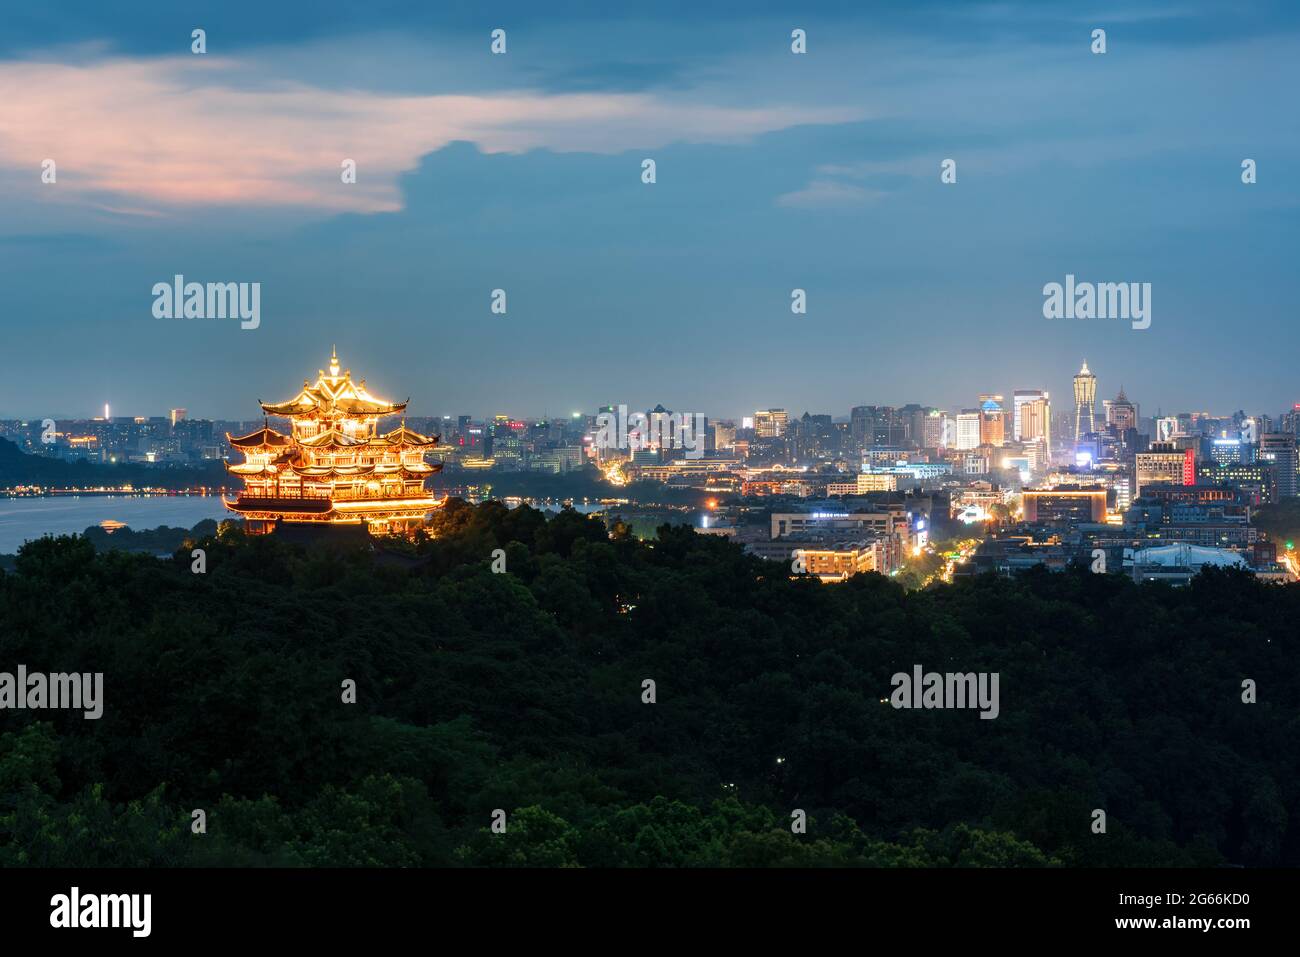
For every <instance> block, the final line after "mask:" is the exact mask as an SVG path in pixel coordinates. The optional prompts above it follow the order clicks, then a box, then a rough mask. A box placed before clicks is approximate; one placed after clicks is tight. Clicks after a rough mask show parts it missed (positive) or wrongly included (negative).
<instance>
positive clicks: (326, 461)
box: [225, 352, 442, 534]
mask: <svg viewBox="0 0 1300 957" xmlns="http://www.w3.org/2000/svg"><path fill="white" fill-rule="evenodd" d="M259 401H260V400H259ZM260 404H261V406H262V411H263V412H265V413H266V415H267V416H283V417H285V418H287V419H289V422H290V424H291V429H290V433H289V434H288V435H285V434H283V433H281V432H277V431H276V430H275V429H272V428H271V427H270V425H269V420H268V421H266V422H264V424H263V426H262V428H260V429H258V430H256V431H255V432H251V433H249V434H248V435H241V436H239V437H232V436H231V435H230V434H229V433H227V434H226V438H227V440H229V442H230V444H231V445H232V446H233V447H234V448H235V449H237V450H239V451H240V452H242V453H243V454H244V461H243V462H241V463H239V464H237V465H231V464H227V466H226V469H227V470H228V471H229V472H231V473H232V474H234V475H238V476H239V477H240V478H241V479H243V481H244V490H243V491H242V492H241V493H240V494H239V496H238V497H237V498H236V499H235V500H234V501H233V502H232V501H226V503H225V504H226V507H227V508H228V509H230V510H231V511H234V512H238V513H239V514H240V515H242V516H243V517H244V519H245V523H246V528H247V530H248V531H250V532H254V533H260V532H270V531H272V530H273V529H274V528H275V527H276V526H277V525H278V524H279V523H281V522H293V523H304V524H308V523H309V524H314V525H318V526H320V525H352V526H360V525H364V526H366V527H368V529H369V530H370V531H371V532H375V533H381V534H382V533H391V532H402V531H406V530H409V529H410V528H412V527H413V526H417V525H421V524H423V522H424V518H425V516H426V515H427V514H428V513H429V512H430V511H432V510H433V509H435V508H436V507H437V506H438V505H439V504H440V502H439V501H438V500H437V499H436V498H435V496H434V495H433V494H432V493H431V492H427V491H425V488H424V483H425V480H426V479H428V478H429V476H430V475H432V474H433V473H435V472H437V471H439V470H441V468H442V465H441V464H433V465H431V464H429V463H428V462H426V461H425V460H424V457H425V455H427V454H428V453H429V452H430V451H432V450H433V448H434V446H436V445H437V444H438V437H437V436H433V437H432V438H430V437H427V436H423V435H420V434H419V433H417V432H412V431H411V430H410V429H408V428H407V427H406V420H405V419H403V420H402V424H401V425H400V426H399V427H398V428H396V429H394V430H393V431H391V432H387V433H384V434H382V435H381V434H380V432H379V420H380V419H381V418H383V417H384V416H389V415H396V414H398V413H400V412H404V411H405V410H406V403H405V402H385V401H384V400H383V399H377V398H375V397H374V396H373V395H371V394H370V393H369V392H367V391H366V383H365V380H364V379H362V380H360V381H357V382H354V381H353V380H352V372H351V370H344V371H343V372H342V373H340V372H339V360H338V354H337V352H335V353H333V354H332V355H331V356H330V364H329V373H328V374H326V372H325V370H324V369H322V370H320V377H319V378H318V379H317V380H316V384H315V385H311V384H309V383H308V382H307V381H306V380H304V381H303V384H302V391H301V392H299V393H298V394H297V395H296V396H294V397H293V398H292V399H290V400H289V401H288V402H276V403H269V402H261V403H260Z"/></svg>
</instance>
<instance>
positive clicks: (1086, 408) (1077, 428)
mask: <svg viewBox="0 0 1300 957" xmlns="http://www.w3.org/2000/svg"><path fill="white" fill-rule="evenodd" d="M1096 402H1097V377H1096V376H1095V375H1093V374H1092V373H1091V372H1089V371H1088V360H1086V359H1085V360H1084V362H1083V368H1082V369H1080V370H1079V373H1078V375H1076V376H1075V377H1074V440H1075V441H1076V442H1077V441H1079V439H1080V438H1082V437H1083V436H1085V435H1087V434H1088V433H1089V432H1096V431H1097V423H1096V420H1095V419H1094V417H1093V406H1094V405H1095V404H1096Z"/></svg>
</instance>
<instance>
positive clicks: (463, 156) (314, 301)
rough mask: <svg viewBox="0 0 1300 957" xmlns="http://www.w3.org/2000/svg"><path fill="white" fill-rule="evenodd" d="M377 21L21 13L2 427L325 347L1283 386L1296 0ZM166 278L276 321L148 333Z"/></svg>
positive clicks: (1293, 212)
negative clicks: (794, 298)
mask: <svg viewBox="0 0 1300 957" xmlns="http://www.w3.org/2000/svg"><path fill="white" fill-rule="evenodd" d="M181 6H185V7H186V8H187V9H184V10H181V9H178V8H179V7H181ZM390 6H391V5H387V4H366V3H358V4H347V5H343V4H339V5H334V4H318V3H302V4H271V3H266V2H258V3H251V2H242V0H233V2H232V0H223V2H220V3H198V4H187V5H180V4H175V3H171V2H166V3H164V2H138V3H132V4H129V5H120V4H105V3H83V4H21V5H18V4H14V5H10V9H8V10H7V11H6V13H5V21H6V22H5V27H4V29H3V30H0V288H2V289H3V297H2V298H0V343H2V344H3V355H4V359H5V361H4V372H5V375H4V378H3V386H0V418H11V417H32V418H38V417H44V416H54V417H74V416H75V417H88V416H91V415H95V414H99V412H100V410H101V409H102V407H103V404H104V403H105V402H111V403H112V407H113V413H114V415H159V414H165V412H166V410H167V409H168V408H169V407H173V406H182V407H185V408H187V409H188V410H189V414H190V416H191V417H213V418H217V417H220V418H249V419H251V418H254V417H255V416H256V415H257V413H258V408H257V400H258V399H259V398H260V399H265V400H268V401H272V400H280V399H286V398H289V397H290V396H291V395H292V394H293V393H294V392H296V390H297V389H298V387H299V386H300V385H301V383H302V380H303V379H304V378H305V377H312V378H314V377H315V374H316V370H317V369H319V368H321V367H322V366H323V365H324V364H325V362H326V360H327V359H328V356H329V351H330V347H331V346H332V345H337V347H338V352H339V357H340V359H341V361H342V362H343V364H344V365H346V366H348V367H350V368H351V369H352V371H353V373H354V374H355V375H357V376H364V377H365V378H366V379H367V380H368V385H369V386H370V388H371V389H372V391H374V392H376V393H378V394H379V395H382V396H384V397H387V398H392V399H400V398H405V397H407V396H410V397H411V412H412V413H413V414H416V415H442V414H449V415H456V414H460V413H470V414H474V415H475V416H484V415H492V414H494V413H507V414H511V415H518V416H523V415H540V414H542V413H544V412H545V413H550V414H552V415H568V414H570V413H572V412H574V411H579V410H581V411H584V412H594V411H595V409H596V407H597V406H599V405H602V404H605V403H614V404H618V403H626V404H628V405H629V406H631V407H634V408H635V407H640V408H647V407H650V406H653V405H654V404H656V403H663V404H664V405H665V406H666V407H668V408H671V409H676V410H679V411H703V412H705V413H707V414H710V415H716V416H739V415H741V414H750V413H752V411H753V410H754V409H755V408H767V407H769V406H773V407H784V408H786V409H788V410H789V411H790V412H791V413H792V414H801V413H802V412H804V411H805V410H806V411H811V412H814V413H831V414H833V415H836V416H845V415H847V414H848V410H849V408H850V407H851V406H853V405H858V404H889V405H903V404H905V403H908V402H917V403H922V404H927V405H937V406H940V407H942V408H947V409H960V408H962V407H969V406H973V405H975V404H976V395H977V393H980V392H1001V393H1004V394H1006V395H1007V397H1008V400H1009V399H1010V394H1011V392H1012V390H1013V389H1017V388H1046V389H1049V390H1050V391H1051V392H1052V396H1053V405H1054V407H1055V409H1056V410H1057V411H1062V410H1065V409H1067V408H1068V405H1069V379H1070V376H1071V375H1072V374H1073V373H1074V372H1075V371H1076V370H1077V369H1078V367H1079V364H1080V362H1081V361H1082V360H1084V359H1086V360H1087V361H1088V364H1089V366H1090V367H1091V369H1092V371H1093V372H1095V373H1096V374H1097V376H1098V378H1099V384H1098V397H1099V398H1103V397H1110V396H1113V395H1114V394H1115V393H1116V392H1117V391H1118V389H1119V388H1120V386H1121V385H1123V386H1124V388H1125V390H1126V391H1127V393H1128V395H1129V397H1130V398H1131V399H1133V400H1134V401H1136V402H1138V403H1140V404H1141V408H1142V412H1143V414H1144V415H1152V414H1154V413H1155V412H1156V410H1157V408H1160V409H1163V411H1165V412H1166V413H1170V412H1177V411H1190V410H1206V411H1213V412H1219V413H1230V412H1232V411H1234V410H1237V409H1244V410H1246V411H1247V412H1251V413H1258V412H1263V413H1268V414H1275V413H1277V412H1279V411H1281V410H1282V409H1283V408H1290V407H1291V405H1292V404H1293V403H1296V402H1300V375H1298V374H1297V371H1296V370H1297V364H1298V358H1300V329H1298V328H1297V323H1298V322H1300V313H1298V311H1297V303H1298V302H1300V271H1298V270H1297V268H1296V262H1295V260H1296V253H1297V250H1300V187H1298V186H1297V183H1298V182H1300V111H1298V110H1297V107H1296V104H1295V95H1296V93H1295V91H1296V90H1297V89H1300V5H1297V4H1294V3H1275V4H1269V3H1261V4H1243V3H1237V2H1224V3H1178V4H1175V3H1172V2H1163V0H1152V2H1150V3H1147V2H1144V0H1137V2H1135V3H1118V2H1112V3H1106V4H1098V5H1089V4H1079V3H1062V4H1054V3H1046V2H1026V3H994V4H977V3H964V2H951V3H925V2H910V3H898V4H874V3H871V4H868V3H833V4H832V3H827V4H806V3H800V4H788V5H775V4H767V3H761V2H748V3H739V4H735V5H734V6H733V7H731V8H730V11H731V12H726V13H724V12H720V11H722V10H724V8H723V7H720V6H716V5H714V7H713V9H711V10H709V11H704V10H703V9H702V8H703V5H701V4H697V3H677V2H658V0H656V2H649V3H642V4H597V3H592V4H576V3H572V4H566V3H558V4H557V3H548V4H546V5H545V6H546V10H545V12H541V11H539V9H538V7H539V5H538V4H536V3H523V2H521V3H497V4H487V3H485V4H468V3H467V4H463V5H457V6H455V7H454V8H453V9H451V10H439V11H436V12H435V11H423V12H418V13H411V12H408V11H405V10H403V11H401V12H400V13H393V14H387V13H386V12H385V10H386V9H388V8H390ZM438 6H439V7H441V6H442V5H441V4H440V5H438ZM606 7H609V8H613V7H617V8H620V9H619V12H611V10H608V9H604V8H606ZM196 28H202V29H204V30H205V31H206V34H207V36H206V40H207V53H206V54H203V55H196V54H193V53H191V31H192V30H194V29H196ZM496 28H501V29H504V30H505V31H506V35H507V52H506V53H505V54H504V55H493V54H492V53H491V51H490V48H489V47H490V42H491V41H490V34H491V31H492V30H493V29H496ZM795 28H801V29H804V30H806V31H807V45H808V52H807V53H806V54H804V55H796V54H793V53H792V52H791V49H790V34H791V30H793V29H795ZM1095 28H1102V29H1105V31H1106V40H1107V52H1106V53H1104V54H1101V55H1097V54H1094V53H1092V52H1091V50H1090V44H1091V38H1090V34H1091V32H1092V30H1093V29H1095ZM348 158H350V159H354V160H355V161H356V163H357V181H356V183H355V184H345V183H343V182H341V179H340V164H341V162H342V161H343V160H344V159H348ZM646 158H652V159H654V160H655V162H656V165H657V182H656V183H654V184H653V185H646V184H644V183H642V181H641V164H642V160H643V159H646ZM946 158H952V159H954V160H956V163H957V182H956V183H955V184H943V183H941V182H940V164H941V162H942V161H943V160H944V159H946ZM1247 158H1250V159H1253V160H1255V162H1256V163H1257V171H1258V173H1257V175H1258V182H1257V183H1255V184H1253V185H1246V184H1243V182H1242V179H1241V163H1242V161H1243V159H1247ZM45 159H53V160H54V161H55V162H56V164H57V182H55V183H43V182H42V179H41V171H42V162H43V161H44V160H45ZM178 273H179V274H183V275H184V276H185V277H186V280H187V281H197V282H259V283H261V324H260V327H259V328H257V329H252V330H242V329H240V327H239V323H238V321H235V320H216V319H189V320H186V319H159V318H155V317H154V315H153V312H152V306H153V296H152V294H151V288H152V287H153V285H154V284H155V283H159V282H166V283H170V282H171V281H172V277H173V276H174V275H176V274H178ZM1067 274H1073V275H1075V276H1076V277H1077V278H1078V279H1079V280H1080V281H1093V282H1149V283H1151V286H1152V316H1151V318H1152V322H1151V326H1150V328H1148V329H1145V330H1135V329H1133V328H1131V326H1130V323H1128V322H1125V321H1121V320H1105V319H1090V320H1077V319H1058V320H1049V319H1046V318H1044V316H1043V292H1042V290H1043V286H1044V285H1045V284H1047V283H1050V282H1063V281H1064V279H1065V276H1066V275H1067ZM495 288H502V289H504V290H506V293H507V301H508V308H507V314H506V315H504V316H503V315H494V314H493V313H492V312H491V310H490V304H491V299H490V296H491V291H492V290H493V289H495ZM794 288H802V289H805V290H806V291H807V297H808V311H807V314H806V315H794V314H792V313H791V309H790V302H791V299H790V295H791V290H792V289H794Z"/></svg>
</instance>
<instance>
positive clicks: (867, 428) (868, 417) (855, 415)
mask: <svg viewBox="0 0 1300 957" xmlns="http://www.w3.org/2000/svg"><path fill="white" fill-rule="evenodd" d="M849 432H850V435H851V436H852V439H853V446H854V448H858V449H865V448H869V447H870V446H871V444H872V440H873V437H874V435H875V432H876V407H875V406H874V405H855V406H854V407H853V409H852V411H850V412H849Z"/></svg>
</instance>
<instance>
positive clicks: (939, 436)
mask: <svg viewBox="0 0 1300 957" xmlns="http://www.w3.org/2000/svg"><path fill="white" fill-rule="evenodd" d="M947 422H948V413H947V412H941V411H940V410H938V409H931V410H930V412H929V413H928V414H927V415H926V417H925V423H924V425H923V426H922V429H923V431H922V436H921V445H922V447H924V448H927V449H941V448H944V447H945V446H946V445H947V444H948V442H947V435H946V434H945V430H944V426H945V425H946V424H947Z"/></svg>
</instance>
